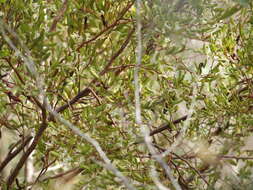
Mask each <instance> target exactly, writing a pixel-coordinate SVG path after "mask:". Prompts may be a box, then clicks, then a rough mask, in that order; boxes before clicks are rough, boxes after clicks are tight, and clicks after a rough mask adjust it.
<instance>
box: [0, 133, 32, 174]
mask: <svg viewBox="0 0 253 190" xmlns="http://www.w3.org/2000/svg"><path fill="white" fill-rule="evenodd" d="M31 139H32V136H28V137H25V139H24V141H23V142H22V144H21V145H20V146H19V147H18V148H17V149H16V150H15V151H13V152H11V151H10V152H9V153H8V154H7V156H6V158H5V159H4V161H3V162H2V163H1V165H0V172H1V171H2V170H3V169H4V168H5V166H6V165H7V164H8V163H9V162H10V161H11V160H12V159H13V158H15V156H16V155H18V153H19V152H20V151H21V150H23V148H24V147H25V146H26V145H27V144H28V143H29V142H30V140H31Z"/></svg>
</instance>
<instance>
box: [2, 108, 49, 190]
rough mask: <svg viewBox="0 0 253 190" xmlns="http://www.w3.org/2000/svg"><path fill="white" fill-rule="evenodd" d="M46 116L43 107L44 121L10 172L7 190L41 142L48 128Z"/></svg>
mask: <svg viewBox="0 0 253 190" xmlns="http://www.w3.org/2000/svg"><path fill="white" fill-rule="evenodd" d="M46 118H47V117H46V110H45V109H43V110H42V123H41V126H40V128H39V130H38V132H37V134H36V135H35V137H34V139H33V142H32V144H31V145H30V147H29V148H28V149H27V151H26V152H25V153H24V154H23V155H22V157H21V158H20V160H19V162H18V163H17V165H16V167H15V168H14V169H13V171H12V172H11V173H10V175H9V177H8V179H7V183H6V185H7V190H10V189H11V186H12V184H13V182H14V181H15V179H16V177H17V176H18V173H19V171H20V170H21V169H22V167H23V166H24V164H25V162H26V160H27V159H28V157H29V156H30V154H31V153H32V151H33V150H34V149H35V148H36V146H37V144H38V143H39V140H40V138H41V136H42V134H43V132H44V131H45V130H46V128H47V122H46Z"/></svg>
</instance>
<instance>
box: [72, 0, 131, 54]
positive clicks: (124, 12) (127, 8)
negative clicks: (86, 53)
mask: <svg viewBox="0 0 253 190" xmlns="http://www.w3.org/2000/svg"><path fill="white" fill-rule="evenodd" d="M133 4H134V2H131V3H129V4H128V5H127V6H126V7H125V8H124V9H123V10H122V12H121V13H120V16H119V18H118V19H117V20H116V21H115V22H114V23H112V24H111V25H109V26H108V27H106V28H105V29H103V30H102V31H101V32H99V33H98V34H97V35H95V36H94V37H93V38H91V39H90V40H87V41H83V42H82V43H81V44H80V45H79V46H78V48H77V49H76V50H77V51H80V49H81V48H82V47H83V46H84V45H86V44H88V43H90V42H93V41H94V40H96V39H97V38H99V37H100V36H101V35H102V34H104V33H105V32H107V31H108V30H109V29H111V28H113V27H115V26H117V25H118V24H120V23H119V21H120V20H121V19H122V18H123V16H124V15H125V14H126V12H127V11H128V10H129V9H130V8H131V7H132V5H133Z"/></svg>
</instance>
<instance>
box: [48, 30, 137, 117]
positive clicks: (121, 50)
mask: <svg viewBox="0 0 253 190" xmlns="http://www.w3.org/2000/svg"><path fill="white" fill-rule="evenodd" d="M134 31H135V29H134V28H133V29H132V30H131V31H130V33H129V34H128V36H127V38H126V40H125V41H124V43H123V44H122V45H121V47H120V49H119V50H118V51H117V52H116V53H115V54H114V55H113V56H112V57H111V59H110V60H109V62H108V64H107V65H106V66H105V68H104V69H103V70H102V71H101V72H100V73H99V75H100V76H103V75H104V74H105V73H107V72H108V71H109V69H110V66H111V65H112V63H113V62H114V61H115V59H116V58H117V57H118V56H119V55H120V54H121V53H122V52H123V50H124V49H125V48H126V47H127V45H128V43H129V42H130V39H131V36H132V35H133V33H134ZM97 81H98V79H97V78H95V79H93V80H92V81H91V82H90V83H89V84H88V86H87V87H86V88H85V89H83V90H82V91H80V92H79V93H78V94H77V95H76V96H75V97H74V98H72V99H71V100H70V101H69V102H68V103H66V104H64V105H63V106H60V107H58V108H56V112H58V113H60V112H62V111H64V110H65V109H67V108H68V107H70V106H71V105H73V104H74V103H76V102H77V101H78V100H79V99H81V98H83V97H84V96H87V95H89V94H90V92H91V90H90V88H89V86H91V85H92V84H94V83H95V82H97ZM49 120H53V116H51V117H50V118H49Z"/></svg>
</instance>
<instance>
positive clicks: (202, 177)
mask: <svg viewBox="0 0 253 190" xmlns="http://www.w3.org/2000/svg"><path fill="white" fill-rule="evenodd" d="M172 154H173V155H175V156H176V157H177V158H179V159H180V160H182V161H184V162H185V163H186V164H187V165H188V166H189V167H190V168H191V169H192V170H194V171H195V172H196V173H197V174H198V175H199V177H200V178H201V179H203V181H204V182H205V183H206V184H207V186H209V183H208V182H207V181H206V179H205V178H204V176H202V174H201V173H200V172H199V171H198V170H197V169H196V168H194V167H193V166H192V165H191V164H190V163H189V162H188V161H187V160H185V159H184V158H182V157H180V156H179V155H177V154H175V153H173V152H172Z"/></svg>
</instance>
